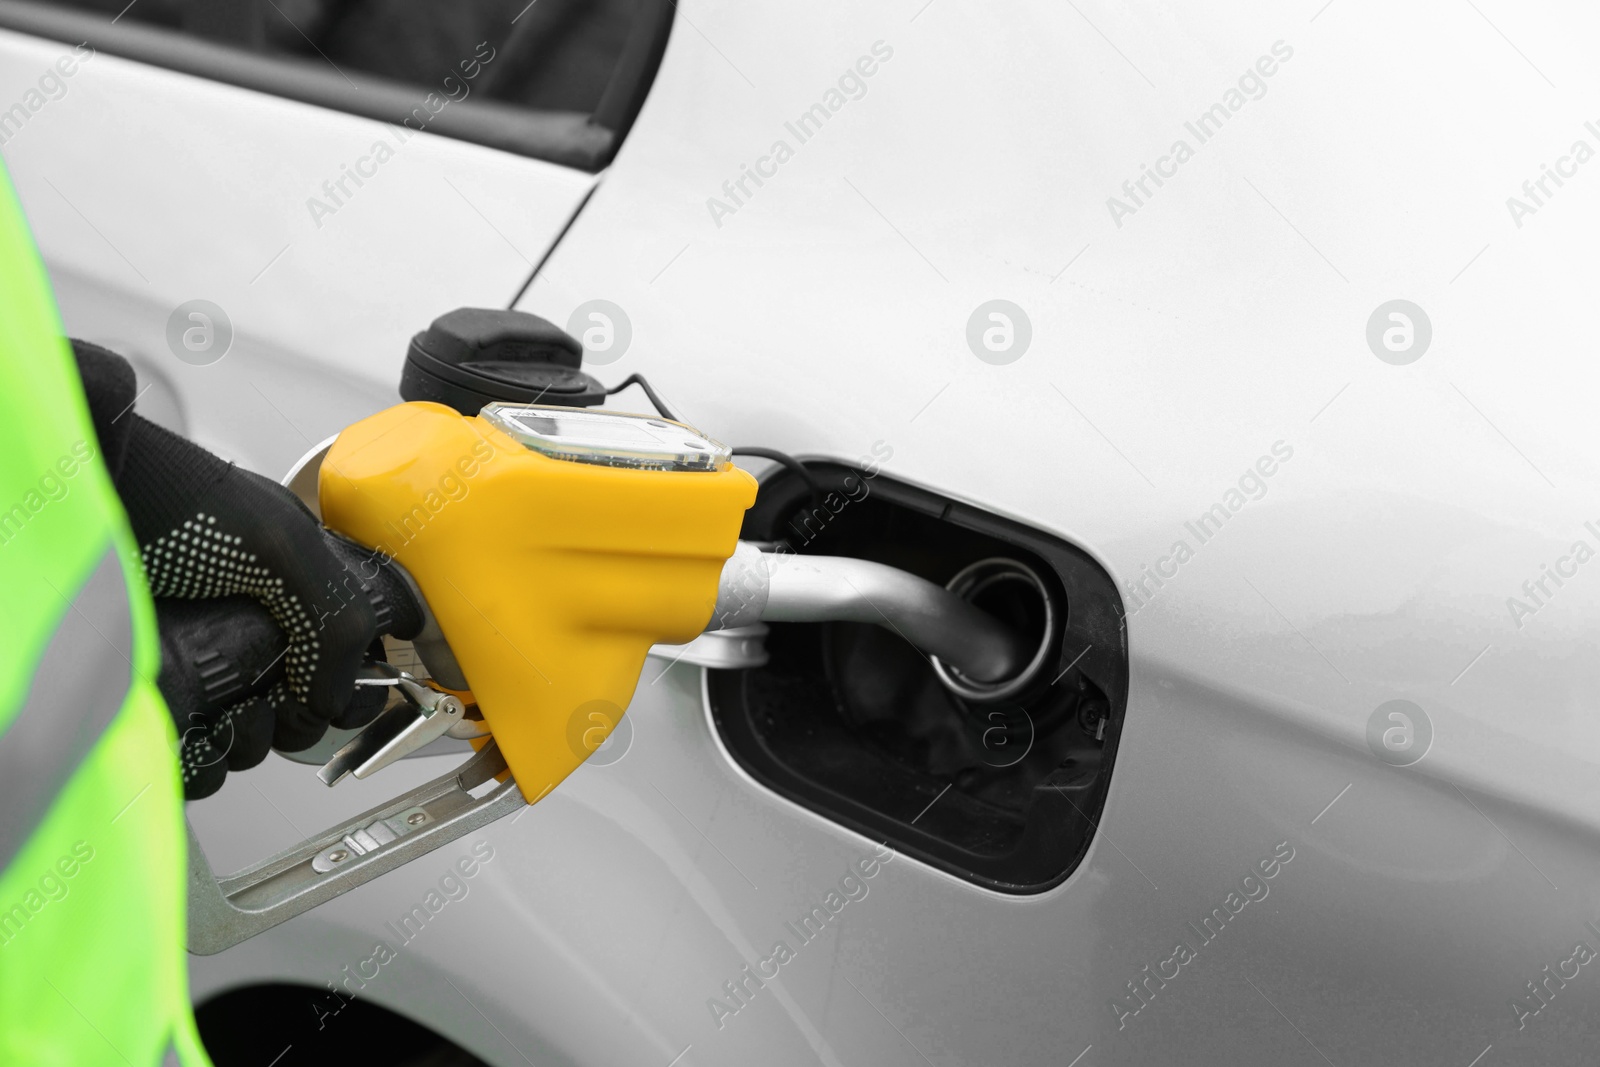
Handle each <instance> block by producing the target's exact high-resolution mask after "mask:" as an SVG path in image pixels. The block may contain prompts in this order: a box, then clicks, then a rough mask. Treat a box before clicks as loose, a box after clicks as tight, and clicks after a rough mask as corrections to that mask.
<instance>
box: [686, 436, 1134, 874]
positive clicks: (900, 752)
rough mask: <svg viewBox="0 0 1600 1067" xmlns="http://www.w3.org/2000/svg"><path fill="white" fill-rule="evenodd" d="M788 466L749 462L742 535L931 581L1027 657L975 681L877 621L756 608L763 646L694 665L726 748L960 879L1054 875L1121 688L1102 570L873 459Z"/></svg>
mask: <svg viewBox="0 0 1600 1067" xmlns="http://www.w3.org/2000/svg"><path fill="white" fill-rule="evenodd" d="M806 471H807V473H809V474H810V475H811V476H812V478H813V479H814V480H815V482H816V485H815V486H811V485H808V484H807V483H806V481H805V480H803V479H802V478H801V477H800V475H799V474H798V473H796V472H795V471H794V470H792V469H782V468H780V469H778V470H777V471H776V472H775V473H774V474H773V475H771V476H770V477H768V478H767V479H766V480H764V481H763V483H762V485H761V488H760V492H759V494H758V496H757V499H756V503H755V505H754V506H753V507H752V508H751V509H750V510H749V511H748V512H747V513H746V515H745V522H744V528H743V530H742V533H741V539H742V540H745V541H752V542H757V543H762V544H764V545H765V546H767V547H769V548H771V549H773V550H775V551H776V553H777V555H778V556H779V558H781V557H782V555H783V553H785V552H787V551H792V552H793V553H795V555H796V557H797V560H798V561H799V562H801V563H803V562H804V560H805V559H806V557H809V556H843V557H853V558H856V559H861V560H868V561H873V562H876V563H880V564H887V565H889V566H892V567H895V568H898V569H900V570H903V571H906V572H909V573H911V574H913V575H918V576H920V577H922V578H925V579H927V580H929V581H931V582H933V583H936V584H938V585H940V586H947V587H948V588H949V589H950V590H951V591H953V592H956V593H958V594H960V595H961V596H963V597H964V598H966V599H968V600H970V601H971V602H972V603H974V604H975V605H976V606H978V607H979V608H982V609H983V610H984V611H986V612H988V613H990V614H991V615H993V616H995V617H996V618H998V619H1000V620H1001V621H1002V622H1003V623H1005V624H1006V625H1007V626H1008V627H1010V628H1011V629H1012V630H1013V631H1014V632H1016V633H1017V634H1019V635H1021V636H1022V638H1023V641H1024V644H1025V647H1026V648H1027V649H1028V650H1029V652H1030V653H1031V654H1032V656H1033V660H1032V662H1030V663H1029V665H1028V666H1029V670H1027V671H1025V672H1023V674H1022V675H1021V676H1019V677H1017V678H1013V679H1012V683H1013V684H1008V685H999V686H992V687H985V686H983V685H982V684H973V680H972V679H962V678H961V677H960V676H959V674H954V672H951V671H950V670H949V669H948V668H947V667H946V666H945V665H943V664H941V663H940V662H939V660H938V658H937V657H933V656H928V655H925V654H924V653H922V652H919V651H918V649H917V648H916V647H914V646H913V645H912V644H911V643H909V642H908V641H906V640H903V639H902V637H901V635H899V634H897V633H896V632H895V630H896V627H893V626H886V625H884V620H877V624H876V625H874V623H873V622H872V621H829V622H820V623H818V622H781V621H769V622H768V624H767V625H768V626H769V627H770V630H769V632H768V634H767V635H766V639H765V650H766V662H765V663H764V664H763V665H760V666H749V667H745V668H744V669H738V670H713V671H711V672H710V675H709V680H708V692H709V696H710V703H711V713H712V719H713V722H714V723H715V726H716V730H717V733H718V735H719V736H720V737H721V739H722V741H723V743H724V745H725V746H726V747H727V750H728V752H729V753H730V754H731V755H732V756H733V758H734V759H735V760H736V761H737V762H738V763H739V764H740V765H741V766H742V767H743V768H744V769H745V770H747V771H748V772H749V773H750V774H751V775H752V776H753V777H755V778H756V779H757V780H758V781H760V782H761V783H763V784H764V785H766V786H768V787H769V788H771V789H773V790H774V791H776V792H778V793H780V794H782V795H783V796H785V797H787V798H789V799H790V800H792V801H794V802H795V803H797V804H800V805H802V806H804V807H806V808H809V809H811V810H812V811H815V812H817V813H818V814H820V815H823V816H825V817H826V818H828V819H831V820H833V821H835V822H838V823H840V824H842V825H845V826H848V827H850V828H852V829H854V830H857V831H859V832H861V833H863V834H866V835H868V836H870V837H873V838H875V839H877V840H883V841H887V842H888V843H889V844H890V845H892V846H893V847H894V848H896V849H898V850H899V851H901V852H903V853H906V854H908V855H911V856H915V857H917V858H919V859H921V860H923V861H925V862H927V863H930V864H932V865H934V866H936V867H939V868H941V869H943V870H945V871H948V872H950V873H951V874H954V875H956V876H958V877H961V878H964V879H966V880H968V881H971V882H974V883H976V884H979V885H983V886H986V887H989V888H992V889H996V890H1000V891H1003V892H1010V893H1035V892H1040V891H1042V890H1045V889H1048V888H1050V887H1051V886H1053V885H1056V884H1058V883H1060V882H1061V881H1062V880H1063V879H1065V878H1066V877H1067V875H1069V874H1070V873H1071V872H1072V870H1073V869H1074V868H1075V867H1076V866H1077V864H1078V862H1079V861H1080V859H1081V858H1082V856H1083V854H1084V852H1085V850H1086V848H1087V847H1088V844H1089V841H1090V839H1091V837H1092V836H1093V834H1094V832H1095V827H1096V826H1097V825H1098V823H1099V820H1100V811H1101V808H1102V806H1103V804H1104V802H1105V796H1106V790H1107V787H1108V784H1109V782H1110V777H1111V768H1112V763H1113V761H1114V759H1115V756H1116V751H1117V740H1118V737H1119V735H1120V733H1121V728H1122V719H1123V712H1124V709H1125V707H1126V703H1127V687H1128V660H1127V649H1126V642H1125V637H1124V634H1125V630H1124V626H1123V617H1122V602H1121V598H1120V596H1119V595H1118V593H1117V591H1116V588H1115V586H1114V585H1113V583H1112V581H1111V578H1110V576H1109V575H1107V574H1106V572H1105V571H1104V569H1102V568H1101V567H1100V565H1099V564H1097V563H1096V562H1095V561H1094V560H1093V559H1091V558H1090V557H1089V556H1088V555H1087V554H1086V553H1085V552H1083V551H1082V550H1081V549H1078V548H1076V547H1075V546H1073V545H1071V544H1068V543H1067V542H1065V541H1062V540H1061V539H1059V538H1056V537H1052V536H1050V535H1048V534H1045V533H1042V532H1040V531H1038V530H1034V529H1030V528H1028V527H1026V526H1023V525H1020V524H1018V523H1015V522H1012V521H1010V520H1007V519H1004V518H1000V517H998V516H995V515H991V514H988V513H986V512H984V511H981V510H979V509H976V508H973V507H970V506H968V505H966V504H962V503H958V502H955V501H951V500H949V499H946V498H944V497H941V496H939V495H938V494H936V493H932V492H929V491H927V490H924V489H920V488H915V487H912V486H908V485H904V484H901V483H898V482H895V481H894V480H893V479H891V478H889V477H887V476H884V475H881V474H879V475H876V476H869V475H868V474H866V473H865V472H863V471H860V470H856V469H853V468H850V467H845V466H840V465H836V464H827V463H809V464H807V465H806ZM865 599H867V600H869V601H870V600H871V599H872V598H871V597H870V595H869V596H867V597H866V598H865ZM952 674H954V676H952ZM1019 680H1020V682H1021V683H1022V684H1020V685H1017V684H1014V683H1015V682H1017V681H1019Z"/></svg>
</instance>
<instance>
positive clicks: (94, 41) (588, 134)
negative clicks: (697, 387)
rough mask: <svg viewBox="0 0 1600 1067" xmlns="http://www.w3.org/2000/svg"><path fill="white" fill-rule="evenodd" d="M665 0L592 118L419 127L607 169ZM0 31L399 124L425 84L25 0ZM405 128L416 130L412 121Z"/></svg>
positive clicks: (506, 109)
mask: <svg viewBox="0 0 1600 1067" xmlns="http://www.w3.org/2000/svg"><path fill="white" fill-rule="evenodd" d="M672 6H673V5H672V0H643V3H642V4H641V6H640V11H639V16H638V18H637V19H635V21H634V25H633V27H632V29H631V30H630V32H629V36H628V39H627V42H626V43H625V44H624V46H623V50H622V54H621V56H620V57H619V59H618V62H617V66H616V69H615V70H614V71H613V72H612V76H611V79H610V82H609V83H608V84H607V86H606V89H605V92H604V94H603V95H602V97H601V100H600V102H599V105H598V106H597V107H596V109H595V113H594V114H593V115H588V114H584V113H581V112H572V111H533V110H530V109H528V108H524V107H519V106H516V105H514V104H506V103H502V102H500V101H494V100H463V101H461V102H459V103H456V104H452V105H451V106H449V107H447V108H445V109H444V110H442V111H440V112H439V113H438V114H436V115H434V116H432V118H431V119H430V120H429V121H428V123H427V125H426V127H425V130H426V132H428V133H436V134H439V135H440V136H443V137H450V138H454V139H456V140H460V141H469V142H471V143H473V144H479V145H485V146H487V147H489V148H497V149H500V150H501V151H505V152H511V153H514V154H516V155H521V156H528V157H530V158H533V159H540V160H544V161H546V162H549V163H556V164H560V165H562V166H567V167H573V168H576V169H578V170H582V171H586V172H588V173H591V174H592V173H595V172H597V171H599V170H602V169H604V168H605V166H606V165H607V164H609V163H610V162H611V160H612V158H613V157H614V156H615V155H616V153H617V149H618V148H620V147H621V145H622V140H623V138H624V137H625V136H626V135H627V132H628V130H629V128H630V127H631V126H632V125H633V120H634V118H635V117H636V116H637V115H638V113H639V109H640V108H641V107H642V106H643V105H644V100H645V97H646V95H647V94H648V93H649V89H650V84H651V82H652V81H653V80H654V78H655V73H656V69H657V67H658V66H659V65H660V62H661V56H662V54H663V53H664V52H665V51H666V44H667V37H668V34H669V33H670V31H671V28H672V21H673V20H672ZM0 28H4V29H8V30H14V31H16V32H18V33H25V34H28V35H30V36H34V37H43V38H48V39H52V40H57V41H62V42H66V43H69V44H78V43H80V42H87V43H88V44H89V45H90V46H91V47H92V48H94V50H95V51H96V52H104V53H106V54H107V55H113V56H119V57H121V58H123V59H131V60H136V61H138V62H141V63H148V64H151V65H152V66H157V67H164V68H166V69H169V70H174V71H178V72H180V73H183V74H192V75H195V76H196V77H201V78H207V79H210V80H212V81H216V82H222V83H224V84H227V85H234V86H238V87H240V88H243V89H254V90H256V91H258V92H263V93H269V94H271V95H273V96H279V97H284V98H286V99H290V100H297V101H300V102H302V103H306V104H315V105H317V106H320V107H326V108H330V109H332V110H335V111H343V112H347V113H349V114H352V115H361V116H363V117H365V118H371V119H377V120H378V121H380V122H388V123H393V124H395V125H400V124H401V123H403V122H404V120H405V119H406V118H407V117H409V116H410V115H411V113H412V111H413V110H414V109H415V108H417V107H419V106H420V105H421V103H422V100H423V98H424V97H425V96H427V95H428V92H429V90H427V89H425V88H422V87H419V86H415V85H409V84H407V83H404V82H399V81H395V80H392V79H389V78H383V77H379V76H377V75H372V74H367V73H364V72H361V73H355V72H352V76H354V77H358V78H359V79H360V83H361V85H360V88H359V89H358V88H356V87H355V86H354V85H353V84H352V83H351V81H350V80H349V79H348V78H347V76H346V74H342V73H340V72H339V71H338V70H336V69H335V68H333V67H332V66H331V65H330V64H328V63H325V62H321V61H316V60H307V59H302V58H300V57H297V56H262V55H256V54H254V53H251V52H246V51H243V50H240V49H237V48H231V47H228V46H226V45H225V44H223V43H222V42H218V41H212V40H205V39H200V38H195V37H192V36H189V35H186V34H183V33H180V32H176V31H172V30H166V29H162V28H158V27H151V26H144V25H140V24H138V23H134V22H127V23H114V22H111V21H108V20H107V19H106V18H105V17H104V16H101V15H97V14H92V13H87V12H84V11H79V10H74V9H71V8H62V7H59V6H54V5H46V4H41V3H33V2H29V0H0ZM412 128H415V126H414V125H413V126H412Z"/></svg>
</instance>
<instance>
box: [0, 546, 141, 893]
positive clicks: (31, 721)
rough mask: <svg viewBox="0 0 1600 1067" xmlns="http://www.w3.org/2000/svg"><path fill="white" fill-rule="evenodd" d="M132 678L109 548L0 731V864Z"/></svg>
mask: <svg viewBox="0 0 1600 1067" xmlns="http://www.w3.org/2000/svg"><path fill="white" fill-rule="evenodd" d="M108 646H109V647H108ZM132 680H133V615H132V613H131V610H130V606H129V604H128V586H127V583H126V581H124V579H123V573H122V563H121V561H120V560H119V559H118V558H117V552H116V549H115V548H111V549H109V550H107V552H106V554H105V556H104V557H102V558H101V560H100V562H99V563H98V564H96V566H95V569H94V573H93V574H91V575H89V580H88V581H87V582H85V583H84V585H83V588H82V589H80V590H79V591H78V594H77V596H75V597H73V598H72V600H71V602H70V605H69V606H68V608H67V613H66V615H65V616H64V617H63V618H62V619H61V622H60V624H59V625H58V626H57V627H56V632H55V634H54V635H53V636H52V637H51V638H50V644H49V645H48V646H47V647H46V648H45V651H44V655H43V656H42V657H41V658H40V660H39V666H38V669H37V670H35V671H34V675H33V684H32V685H31V686H30V687H29V690H28V698H27V700H26V701H25V702H24V703H23V705H22V710H21V711H19V712H18V713H17V716H16V718H15V719H13V720H12V721H11V726H10V728H9V729H7V730H6V731H5V733H3V734H0V870H4V869H5V867H6V866H7V865H8V864H9V863H10V862H11V859H12V857H13V856H15V855H16V853H17V850H18V849H20V848H21V847H22V844H23V842H25V841H27V839H28V837H29V835H30V834H32V832H33V829H34V827H35V826H37V825H38V824H39V820H40V819H42V818H43V817H44V815H45V813H46V812H47V811H49V809H50V806H51V805H52V804H53V803H55V800H56V796H57V794H59V793H60V792H61V789H62V788H63V787H64V786H65V785H66V784H67V781H68V780H69V779H70V778H71V777H72V774H73V772H74V771H76V770H77V769H78V765H79V764H80V763H82V762H83V758H84V757H85V756H86V755H88V754H89V750H90V749H92V748H93V747H94V744H95V742H96V741H98V740H100V735H101V734H103V733H105V730H106V727H108V726H109V725H110V724H111V720H112V719H114V718H116V715H117V712H118V711H119V710H120V709H121V708H122V705H123V702H124V701H125V700H126V699H127V696H128V686H129V684H130V683H131V682H132Z"/></svg>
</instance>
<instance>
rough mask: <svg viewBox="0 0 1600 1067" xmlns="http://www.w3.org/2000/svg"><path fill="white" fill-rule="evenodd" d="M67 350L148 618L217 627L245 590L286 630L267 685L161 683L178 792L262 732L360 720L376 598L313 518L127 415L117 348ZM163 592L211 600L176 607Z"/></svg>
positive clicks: (373, 706) (282, 743)
mask: <svg viewBox="0 0 1600 1067" xmlns="http://www.w3.org/2000/svg"><path fill="white" fill-rule="evenodd" d="M73 349H74V353H75V355H76V356H77V357H78V364H79V371H80V374H81V375H82V377H83V380H84V388H85V393H86V395H87V396H88V398H89V402H90V409H91V414H92V416H93V418H94V423H95V428H96V432H97V435H98V436H99V437H100V439H101V446H102V449H103V451H104V454H105V458H106V461H107V465H108V466H109V467H110V468H111V473H112V478H113V481H114V483H115V485H116V488H117V492H118V495H119V496H120V497H121V499H122V503H123V507H124V508H125V509H126V511H127V513H128V519H129V522H130V524H131V525H132V527H133V532H134V535H135V537H136V538H137V540H138V542H139V548H140V556H141V559H142V561H143V563H144V570H145V576H146V578H147V580H148V582H149V586H150V591H151V593H153V594H154V595H155V597H156V598H157V615H158V619H159V620H161V621H162V623H163V625H164V626H165V625H168V624H169V623H172V622H173V621H174V620H177V621H182V620H188V622H189V623H190V625H193V624H194V623H195V620H196V619H197V618H198V619H200V620H202V622H203V624H204V625H210V626H221V627H225V626H227V625H228V619H229V617H230V611H234V612H237V610H238V609H237V608H231V609H230V605H241V604H242V605H247V606H249V607H250V608H252V609H254V605H253V604H251V603H250V602H251V601H254V602H256V603H259V605H261V606H262V607H264V608H265V609H266V611H267V612H268V613H269V614H270V615H271V618H272V620H273V621H274V622H275V623H276V625H277V628H278V630H280V631H281V633H282V635H283V636H284V637H285V638H286V639H287V647H286V648H284V649H283V652H282V655H281V677H282V680H281V682H278V683H277V684H276V685H274V686H273V687H272V688H271V689H269V690H267V691H266V692H265V693H251V694H249V696H248V698H247V699H245V700H242V701H240V702H238V703H236V704H234V705H232V706H230V707H227V708H224V709H216V708H207V707H186V706H180V703H179V702H175V701H174V700H173V694H171V693H168V694H167V695H168V704H169V708H170V710H171V712H172V714H173V717H174V719H175V720H176V722H177V727H178V733H179V735H180V738H181V745H180V760H181V763H182V767H183V778H184V790H185V795H186V796H187V797H188V798H189V799H195V798H197V797H200V796H206V795H209V794H210V793H212V792H215V791H216V789H218V788H220V787H221V784H222V779H223V777H224V776H225V774H226V772H227V770H228V769H230V768H231V769H234V770H238V769H241V767H243V766H254V765H255V764H256V763H259V762H260V761H261V760H262V759H263V758H265V756H266V749H267V747H268V746H267V745H266V744H265V743H264V742H265V741H266V740H267V738H268V737H269V736H270V739H271V746H272V747H276V748H280V749H283V750H285V751H290V752H294V751H299V750H301V749H305V748H308V747H310V746H311V745H313V744H315V743H316V742H317V741H318V740H319V739H320V738H321V737H322V735H323V734H324V733H325V732H326V730H327V727H328V726H329V725H330V724H337V725H339V726H342V727H346V728H353V727H356V726H361V725H365V723H366V722H367V721H370V719H371V718H372V717H373V716H375V715H376V714H377V712H378V711H379V710H380V709H381V706H382V701H381V699H379V700H377V701H371V700H364V701H357V702H356V704H355V706H354V707H352V696H353V694H354V692H355V676H356V670H357V668H358V667H360V665H361V662H362V659H363V657H364V656H365V655H366V654H367V652H368V649H369V646H371V645H372V644H373V641H374V638H375V636H376V633H377V630H376V620H375V616H374V611H373V607H372V605H371V604H370V602H369V601H368V599H367V598H366V597H365V596H362V595H352V592H351V591H352V590H355V591H357V592H358V593H359V592H360V591H362V590H364V589H365V588H366V584H365V583H363V582H362V580H361V578H360V577H359V576H357V574H356V573H355V571H354V570H353V569H351V568H349V567H347V566H346V562H345V560H343V559H341V558H340V556H339V555H338V554H336V553H335V552H334V551H333V550H332V549H331V548H330V542H329V540H328V539H327V537H326V535H325V534H324V532H323V530H322V528H321V526H320V525H319V524H318V522H317V520H316V518H315V517H314V516H313V515H312V514H311V512H310V511H309V510H308V509H307V508H306V507H305V505H303V504H302V503H301V502H300V501H299V500H298V499H297V498H296V497H295V496H294V494H293V493H291V492H290V491H289V490H288V489H286V488H284V487H283V486H280V485H278V484H277V483H276V482H273V481H271V480H269V479H267V478H264V477H262V476H261V475H259V474H256V473H254V472H252V471H247V470H244V469H242V468H240V467H237V466H235V465H233V464H231V463H227V462H224V461H223V460H221V459H219V458H218V457H217V456H215V455H213V454H211V453H210V452H208V451H206V450H205V449H203V448H201V447H200V446H198V445H196V444H194V443H193V442H190V441H187V440H185V439H184V438H182V437H179V436H178V435H177V434H174V433H171V432H169V431H167V430H165V429H163V428H161V427H160V426H157V425H155V424H154V423H152V422H150V421H148V420H146V419H144V418H141V417H140V416H138V415H137V414H135V413H134V412H133V411H132V410H131V408H132V401H133V398H134V376H133V372H132V368H131V367H129V366H128V364H127V362H126V361H125V360H123V359H122V358H121V357H120V356H117V355H115V354H114V353H111V352H109V351H107V350H105V349H103V348H99V347H98V346H95V345H89V344H85V343H84V342H81V341H74V342H73ZM124 398H126V400H125V401H124ZM119 408H120V411H119V410H118V409H119ZM244 598H249V599H248V600H246V599H244ZM173 601H190V602H209V603H206V604H197V605H195V606H194V607H193V608H191V609H188V610H185V609H183V608H182V607H181V606H180V605H177V604H174V603H172V602H173ZM196 612H200V614H199V615H197V614H196ZM165 643H166V641H165V635H164V644H165ZM169 666H170V665H164V668H163V671H162V679H161V681H162V682H163V683H165V682H166V681H167V680H168V679H169V677H170V676H171V674H172V672H171V670H170V669H169ZM272 666H273V667H274V668H276V667H277V666H278V664H273V665H272ZM273 673H278V672H277V670H276V669H275V670H274V671H273ZM167 688H168V687H167V686H166V685H163V692H164V693H165V692H166V690H167ZM235 695H237V694H235ZM183 703H192V701H184V702H183ZM269 724H270V725H269Z"/></svg>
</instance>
